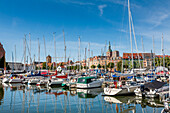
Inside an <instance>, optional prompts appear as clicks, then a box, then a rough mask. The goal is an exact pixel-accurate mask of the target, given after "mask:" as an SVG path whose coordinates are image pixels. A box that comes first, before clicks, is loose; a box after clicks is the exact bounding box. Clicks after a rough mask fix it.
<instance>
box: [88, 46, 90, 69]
mask: <svg viewBox="0 0 170 113" xmlns="http://www.w3.org/2000/svg"><path fill="white" fill-rule="evenodd" d="M88 52H89V61H88V66H89V69H90V43H89V49H88Z"/></svg>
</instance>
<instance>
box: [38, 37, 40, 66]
mask: <svg viewBox="0 0 170 113" xmlns="http://www.w3.org/2000/svg"><path fill="white" fill-rule="evenodd" d="M38 64H40V43H39V38H38ZM39 69H40V66H39Z"/></svg>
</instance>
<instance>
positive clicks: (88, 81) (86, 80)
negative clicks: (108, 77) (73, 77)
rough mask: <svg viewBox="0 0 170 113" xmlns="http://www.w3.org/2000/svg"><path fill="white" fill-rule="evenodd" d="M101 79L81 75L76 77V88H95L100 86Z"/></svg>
mask: <svg viewBox="0 0 170 113" xmlns="http://www.w3.org/2000/svg"><path fill="white" fill-rule="evenodd" d="M102 83H103V80H102V79H101V80H100V79H96V77H81V78H78V81H77V84H76V87H77V88H97V87H101V86H102Z"/></svg>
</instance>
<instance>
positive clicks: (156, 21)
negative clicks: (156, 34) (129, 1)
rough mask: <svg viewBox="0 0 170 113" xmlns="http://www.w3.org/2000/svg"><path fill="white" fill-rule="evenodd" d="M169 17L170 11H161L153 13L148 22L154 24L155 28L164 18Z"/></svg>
mask: <svg viewBox="0 0 170 113" xmlns="http://www.w3.org/2000/svg"><path fill="white" fill-rule="evenodd" d="M168 17H169V14H168V13H166V12H159V13H155V14H154V15H152V16H151V18H150V19H148V20H147V22H148V23H151V24H153V27H152V28H155V27H157V26H159V25H161V24H162V23H163V22H164V20H165V19H167V18H168Z"/></svg>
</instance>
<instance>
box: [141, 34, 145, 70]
mask: <svg viewBox="0 0 170 113" xmlns="http://www.w3.org/2000/svg"><path fill="white" fill-rule="evenodd" d="M141 41H142V58H143V68H144V60H145V56H144V54H143V53H144V52H145V51H144V45H143V37H141Z"/></svg>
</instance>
